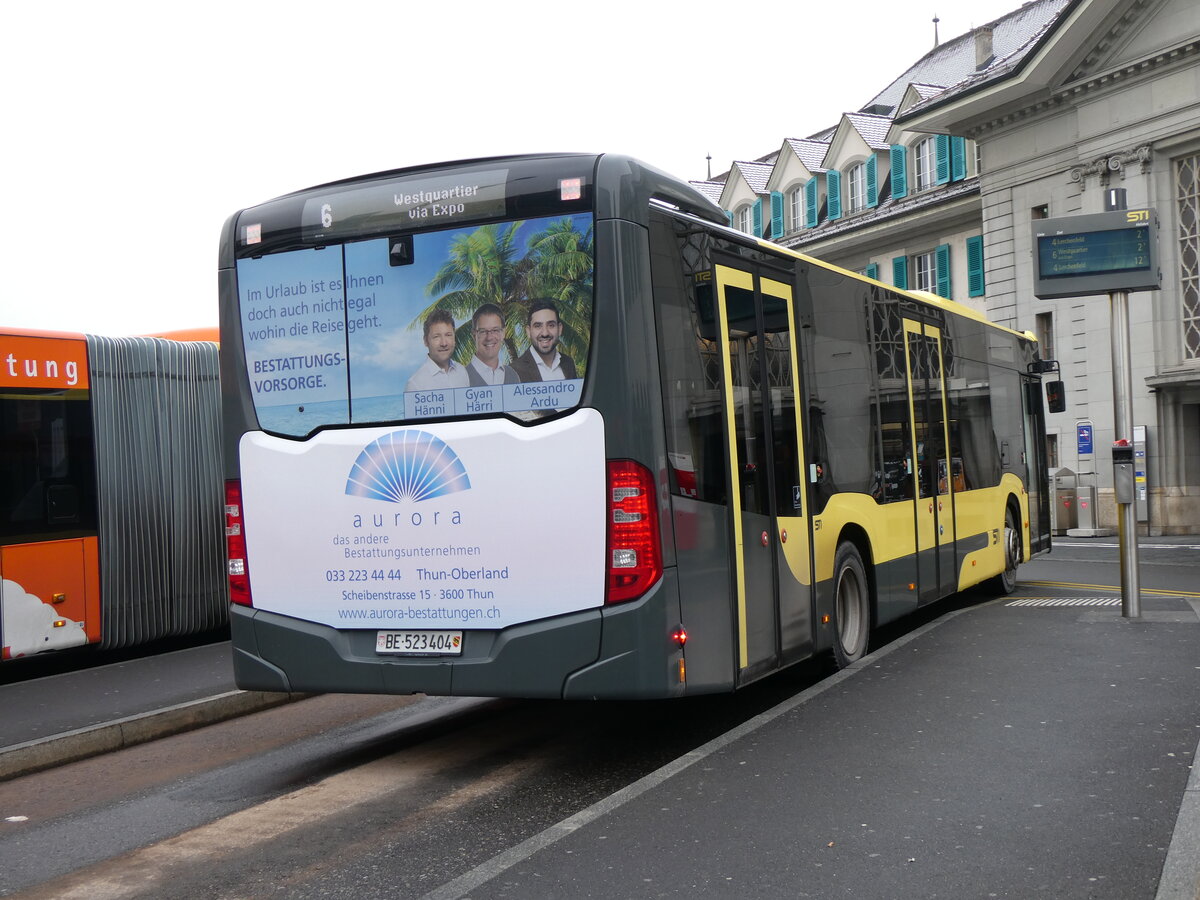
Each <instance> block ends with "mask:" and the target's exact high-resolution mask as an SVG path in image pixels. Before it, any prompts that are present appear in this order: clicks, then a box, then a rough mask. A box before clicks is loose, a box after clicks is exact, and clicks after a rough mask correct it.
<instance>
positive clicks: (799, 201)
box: [787, 184, 804, 231]
mask: <svg viewBox="0 0 1200 900" xmlns="http://www.w3.org/2000/svg"><path fill="white" fill-rule="evenodd" d="M787 198H788V227H789V229H790V230H791V231H799V230H800V229H801V228H803V227H804V185H802V184H798V185H796V186H795V187H794V188H792V189H791V190H790V191H788V195H787Z"/></svg>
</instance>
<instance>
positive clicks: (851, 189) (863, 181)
mask: <svg viewBox="0 0 1200 900" xmlns="http://www.w3.org/2000/svg"><path fill="white" fill-rule="evenodd" d="M866 207H867V167H866V166H865V165H863V164H862V163H859V164H858V165H854V166H851V167H850V168H849V169H847V170H846V210H845V211H846V213H847V214H849V213H856V212H862V211H863V210H864V209H866Z"/></svg>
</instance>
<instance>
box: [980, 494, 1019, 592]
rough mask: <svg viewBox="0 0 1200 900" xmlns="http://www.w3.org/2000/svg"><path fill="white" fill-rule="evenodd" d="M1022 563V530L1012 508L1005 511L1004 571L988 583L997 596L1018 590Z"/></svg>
mask: <svg viewBox="0 0 1200 900" xmlns="http://www.w3.org/2000/svg"><path fill="white" fill-rule="evenodd" d="M1020 562H1021V529H1019V528H1018V527H1017V519H1016V517H1015V516H1014V515H1013V511H1012V507H1011V506H1010V507H1008V508H1006V509H1005V510H1004V571H1003V572H1001V573H1000V574H999V575H996V576H994V577H993V578H992V580H991V581H990V582H988V587H990V588H991V589H992V591H993V592H994V593H996V594H1000V595H1003V594H1010V593H1012V592H1013V591H1014V590H1016V588H1017V566H1018V565H1019V564H1020Z"/></svg>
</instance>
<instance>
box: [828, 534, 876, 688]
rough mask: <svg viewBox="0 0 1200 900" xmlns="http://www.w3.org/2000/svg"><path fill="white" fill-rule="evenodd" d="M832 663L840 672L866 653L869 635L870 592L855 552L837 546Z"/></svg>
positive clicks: (846, 545) (851, 546)
mask: <svg viewBox="0 0 1200 900" xmlns="http://www.w3.org/2000/svg"><path fill="white" fill-rule="evenodd" d="M833 625H834V629H833V661H834V664H835V665H836V666H837V668H839V669H844V668H845V667H846V666H848V665H850V664H851V663H852V662H855V661H856V660H859V659H862V657H863V655H864V654H865V653H866V652H867V641H868V639H869V638H870V635H871V589H870V585H869V584H868V583H867V570H866V567H865V566H863V561H862V556H861V555H859V552H858V548H857V547H856V546H854V544H851V543H850V542H848V541H847V542H845V543H842V544H840V545H838V549H837V555H836V556H835V557H834V560H833Z"/></svg>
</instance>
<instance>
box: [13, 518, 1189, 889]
mask: <svg viewBox="0 0 1200 900" xmlns="http://www.w3.org/2000/svg"><path fill="white" fill-rule="evenodd" d="M1142 540H1143V543H1147V542H1153V541H1156V540H1158V539H1142ZM1168 542H1169V544H1170V545H1171V546H1175V547H1180V548H1185V547H1189V546H1190V545H1193V544H1195V543H1196V538H1194V537H1189V538H1179V539H1168ZM1064 543H1070V542H1069V541H1068V542H1062V541H1057V542H1056V544H1058V545H1059V546H1062V545H1063V544H1064ZM1193 549H1200V546H1195V547H1194V548H1193ZM1141 611H1142V615H1141V616H1140V617H1139V618H1137V619H1130V618H1125V617H1123V616H1122V614H1121V606H1120V599H1119V597H1117V596H1115V595H1114V594H1113V593H1112V592H1107V593H1106V592H1102V591H1099V592H1097V591H1086V590H1084V591H1080V590H1078V589H1075V590H1073V589H1071V588H1070V587H1069V586H1059V587H1046V586H1044V585H1043V584H1042V583H1039V584H1038V586H1036V587H1033V586H1030V585H1023V586H1019V587H1018V590H1017V591H1016V592H1014V594H1013V595H1012V596H1011V597H1007V598H1003V599H1000V600H996V601H991V602H984V603H981V604H978V605H974V606H968V607H965V608H961V609H957V610H955V611H953V612H951V613H949V614H947V615H945V616H942V617H940V618H938V619H936V620H934V621H933V622H930V623H929V624H927V625H924V626H922V627H920V628H918V629H917V630H915V631H913V632H910V633H909V634H907V635H905V636H904V637H902V638H899V639H897V640H895V641H893V642H892V643H890V644H888V645H886V646H885V647H883V648H881V649H879V650H877V651H875V652H873V653H871V654H870V655H869V656H867V657H866V658H864V659H863V660H861V661H860V662H858V663H856V664H855V665H853V666H851V667H849V668H848V669H845V670H843V671H842V672H839V673H837V674H836V675H834V676H832V677H830V678H827V679H825V680H824V681H822V682H820V683H818V684H816V685H814V686H813V687H811V688H809V689H808V690H806V691H804V692H802V693H801V694H798V695H796V696H795V697H793V698H791V699H789V700H788V701H785V702H784V703H782V704H780V705H779V706H777V707H775V708H773V709H772V710H769V711H768V712H766V713H763V714H762V715H760V716H758V717H756V718H754V719H752V720H750V721H748V722H746V723H745V724H743V725H741V726H739V727H738V728H736V729H734V730H733V731H731V732H728V733H726V734H725V735H722V736H721V737H720V738H717V739H715V740H713V741H711V742H710V743H709V744H706V745H704V746H703V747H700V748H697V749H696V750H695V751H693V752H691V753H689V754H687V755H685V756H683V757H681V758H679V759H678V760H675V761H674V762H672V763H670V764H668V765H667V766H665V767H663V768H662V769H660V770H658V771H657V772H654V773H652V774H651V775H648V776H646V777H645V778H642V779H640V780H639V781H637V782H635V783H634V784H632V785H630V786H629V787H627V788H625V789H624V790H622V791H619V792H618V793H616V794H614V795H612V796H610V797H608V798H606V799H604V800H602V801H600V802H599V803H597V804H595V805H594V806H592V807H589V808H588V809H585V810H583V811H581V812H579V813H577V814H575V815H573V816H571V817H570V818H568V819H565V820H563V821H562V822H560V823H558V824H557V825H556V826H554V827H552V828H550V829H548V830H547V831H545V832H543V833H541V834H539V835H536V836H535V837H533V838H531V839H529V840H527V841H525V842H524V843H522V844H519V845H517V846H515V847H513V848H510V849H509V850H507V851H505V852H504V853H502V854H500V855H498V856H497V857H495V858H493V859H492V860H490V861H488V862H487V863H486V864H484V865H482V866H479V867H477V868H476V869H473V870H471V871H470V872H467V873H466V874H464V875H462V876H461V877H459V878H457V879H455V880H454V881H451V882H449V883H448V884H447V885H445V886H443V887H442V888H440V889H438V890H436V891H433V892H432V893H431V894H430V895H429V897H430V898H439V900H446V898H451V897H466V896H469V897H472V898H476V900H480V898H490V897H495V898H503V897H514V898H515V897H521V898H529V897H567V896H569V897H592V896H595V897H606V898H607V897H612V896H624V897H650V896H655V897H657V896H675V895H679V894H687V895H689V896H711V897H732V896H737V897H760V896H761V897H769V896H813V897H830V896H842V895H846V896H869V897H954V898H963V897H1034V896H1045V897H1054V898H1061V897H1119V898H1142V897H1145V898H1161V900H1168V898H1169V900H1176V898H1178V900H1183V898H1187V900H1197V897H1200V775H1197V774H1196V770H1195V769H1193V760H1194V758H1195V757H1196V753H1197V741H1198V740H1200V600H1198V599H1196V595H1189V594H1187V593H1186V592H1180V591H1176V592H1169V591H1164V592H1158V593H1155V592H1152V591H1148V590H1146V589H1145V585H1144V584H1143V596H1142V601H1141ZM229 653H230V650H229V645H228V644H227V643H222V644H212V645H207V646H202V647H193V648H188V649H185V650H178V651H175V652H172V653H167V654H163V655H159V656H150V657H146V658H142V659H133V660H128V661H125V662H120V663H115V664H113V665H109V666H103V667H100V668H96V669H89V670H85V671H80V672H72V673H68V674H63V675H56V676H52V677H48V678H41V679H36V680H34V681H29V682H21V683H16V684H8V685H2V686H0V710H2V711H3V712H2V715H0V779H4V778H11V777H15V776H16V775H19V774H22V773H25V772H31V771H35V770H37V769H40V768H46V767H49V766H53V765H58V764H61V763H64V762H68V761H71V760H73V759H79V758H83V757H84V756H89V755H95V754H98V753H103V752H107V751H108V750H112V749H117V748H119V747H122V746H128V745H130V744H132V743H137V742H139V741H143V740H151V739H153V738H155V737H159V736H163V735H166V734H170V733H174V732H177V731H181V730H185V729H187V728H192V727H197V726H199V725H203V724H205V723H206V722H209V721H217V720H219V719H222V718H228V717H230V716H233V715H238V714H241V713H243V712H249V711H253V710H255V709H260V708H264V707H265V706H268V705H274V704H278V703H282V702H287V701H288V700H290V699H297V697H293V696H289V695H276V694H257V693H252V692H242V691H238V690H237V689H236V687H235V686H234V684H233V680H232V671H231V666H230V663H229ZM797 886H801V887H802V890H800V891H798V890H797Z"/></svg>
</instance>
